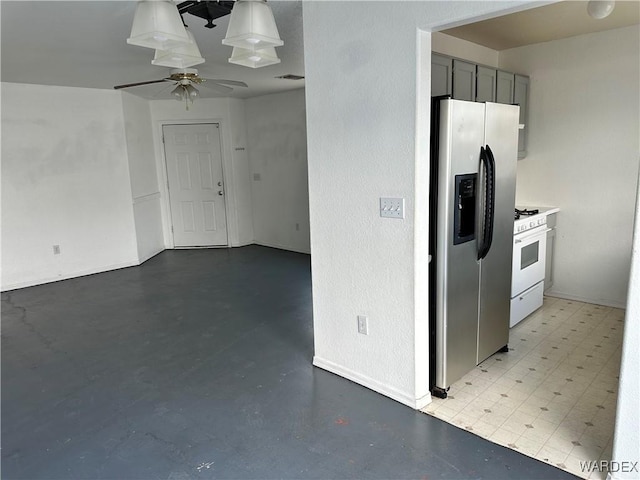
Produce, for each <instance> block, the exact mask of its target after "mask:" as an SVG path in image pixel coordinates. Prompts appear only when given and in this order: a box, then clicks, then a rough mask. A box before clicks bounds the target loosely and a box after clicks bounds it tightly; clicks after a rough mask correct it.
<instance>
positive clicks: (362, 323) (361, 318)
mask: <svg viewBox="0 0 640 480" xmlns="http://www.w3.org/2000/svg"><path fill="white" fill-rule="evenodd" d="M358 333H361V334H363V335H369V318H368V317H367V316H366V315H358Z"/></svg>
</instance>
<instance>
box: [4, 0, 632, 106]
mask: <svg viewBox="0 0 640 480" xmlns="http://www.w3.org/2000/svg"><path fill="white" fill-rule="evenodd" d="M347 1H348V0H347ZM389 1H393V0H389ZM136 3H137V2H136V1H135V0H134V1H93V0H84V1H28V0H20V1H8V0H0V16H1V29H0V33H1V42H0V45H1V49H2V56H1V58H2V69H1V79H2V81H4V82H16V83H33V84H42V85H60V86H72V87H87V88H103V89H111V88H113V86H114V85H120V84H125V83H135V82H143V81H147V80H156V79H161V78H164V77H166V76H168V74H169V70H170V69H168V68H165V67H156V66H153V65H151V60H152V58H153V53H154V51H153V50H151V49H147V48H143V47H137V46H133V45H128V44H127V43H126V39H127V37H128V36H129V34H130V30H131V24H132V22H133V16H134V12H135V7H136ZM176 3H180V0H178V1H176ZM269 5H270V6H271V8H272V10H273V13H274V17H275V19H276V23H277V25H278V29H279V31H280V36H281V37H282V39H283V40H284V46H282V47H279V48H278V49H277V52H278V56H279V57H280V58H281V60H282V63H280V64H278V65H272V66H268V67H263V68H257V69H252V68H247V67H242V66H238V65H233V64H230V63H228V61H227V59H228V58H229V56H230V55H231V47H227V46H224V45H222V43H221V42H222V39H223V38H224V36H225V34H226V30H227V25H228V22H229V16H226V17H222V18H219V19H217V20H215V21H214V23H216V24H217V27H215V28H214V29H207V28H204V24H205V23H206V21H205V20H203V19H201V18H198V17H195V16H192V15H188V14H187V15H185V16H184V19H185V22H186V23H187V25H188V26H189V27H190V30H191V31H192V32H193V34H194V36H195V38H196V42H197V44H198V46H199V48H200V51H201V53H202V55H203V57H204V58H205V59H206V62H205V63H204V64H202V65H198V66H197V67H196V68H197V69H198V71H199V73H200V75H201V76H202V77H205V78H212V79H215V78H221V79H229V80H241V81H244V82H246V83H247V84H248V85H249V88H246V89H245V88H236V89H235V90H234V92H233V93H232V94H230V96H232V97H238V98H247V97H252V96H257V95H264V94H268V93H276V92H280V91H285V90H291V89H295V88H301V87H303V86H304V80H301V81H292V80H283V79H277V78H275V77H277V76H279V75H284V74H288V73H291V74H296V75H304V56H303V55H304V48H303V35H302V1H301V0H269ZM398 5H399V7H398V8H401V3H398ZM523 8H528V9H527V10H524V11H522V12H518V13H515V14H511V15H506V16H502V17H497V18H494V19H490V20H485V21H482V22H476V23H472V24H470V25H466V26H462V27H457V28H453V29H449V30H443V32H444V33H447V34H449V35H454V36H457V37H460V38H464V39H467V40H469V41H472V42H474V43H478V44H481V45H485V46H488V47H490V48H493V49H496V50H502V49H504V48H512V47H514V46H520V45H527V44H531V43H539V42H544V41H549V40H553V39H557V38H564V37H568V36H573V35H579V34H582V33H588V32H592V31H598V30H603V29H610V28H619V27H621V26H626V25H630V24H637V23H638V22H639V20H638V19H639V17H640V0H632V1H626V2H623V1H618V2H617V5H616V8H615V10H614V12H613V14H612V15H611V16H610V17H609V18H606V19H604V20H600V21H596V20H592V19H590V18H589V17H588V16H587V15H586V1H584V0H578V1H568V2H558V3H553V4H551V5H547V6H543V7H539V8H530V5H526V4H523ZM171 89H172V85H171V84H168V83H160V84H154V85H148V86H140V87H133V88H130V89H127V91H128V92H130V93H133V94H135V95H138V96H141V97H144V98H149V99H152V98H156V99H159V98H171V96H170V91H171ZM200 92H201V95H202V96H203V97H215V96H219V95H218V94H216V93H215V92H213V91H212V90H209V89H207V88H205V87H202V88H200Z"/></svg>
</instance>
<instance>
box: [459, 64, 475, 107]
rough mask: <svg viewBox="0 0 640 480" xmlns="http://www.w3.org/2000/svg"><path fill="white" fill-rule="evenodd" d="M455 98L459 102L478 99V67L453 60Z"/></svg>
mask: <svg viewBox="0 0 640 480" xmlns="http://www.w3.org/2000/svg"><path fill="white" fill-rule="evenodd" d="M453 98H455V99H457V100H469V101H471V102H474V101H475V99H476V65H475V64H474V63H469V62H463V61H462V60H456V59H453Z"/></svg>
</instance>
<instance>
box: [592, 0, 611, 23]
mask: <svg viewBox="0 0 640 480" xmlns="http://www.w3.org/2000/svg"><path fill="white" fill-rule="evenodd" d="M615 6H616V2H615V0H590V1H589V3H587V13H589V16H590V17H591V18H595V19H596V20H602V19H603V18H606V17H608V16H609V15H611V12H613V9H614V8H615Z"/></svg>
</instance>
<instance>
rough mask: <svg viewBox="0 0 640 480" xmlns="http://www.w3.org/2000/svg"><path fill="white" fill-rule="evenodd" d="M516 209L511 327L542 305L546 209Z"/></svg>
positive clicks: (546, 229) (546, 230)
mask: <svg viewBox="0 0 640 480" xmlns="http://www.w3.org/2000/svg"><path fill="white" fill-rule="evenodd" d="M540 210H541V209H531V208H528V209H516V218H515V221H514V224H513V262H512V272H511V275H512V277H511V318H510V322H509V326H510V327H513V326H514V325H516V324H517V323H518V322H520V321H522V320H523V319H524V318H526V317H527V316H528V315H530V314H531V313H533V312H534V311H536V310H537V309H538V308H540V307H541V306H542V301H543V292H544V275H545V259H546V247H547V241H546V240H547V232H548V231H549V229H548V228H547V212H548V210H549V209H545V210H544V211H542V212H541V211H540Z"/></svg>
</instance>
